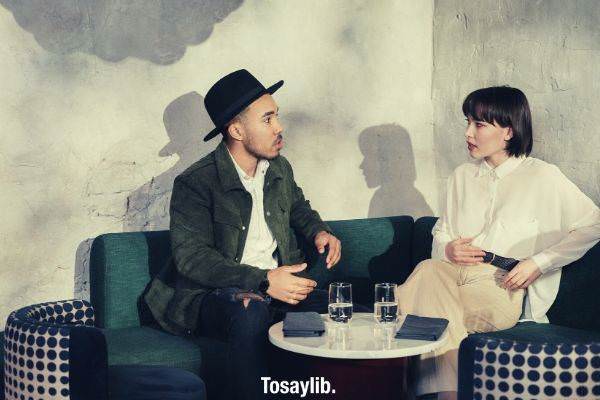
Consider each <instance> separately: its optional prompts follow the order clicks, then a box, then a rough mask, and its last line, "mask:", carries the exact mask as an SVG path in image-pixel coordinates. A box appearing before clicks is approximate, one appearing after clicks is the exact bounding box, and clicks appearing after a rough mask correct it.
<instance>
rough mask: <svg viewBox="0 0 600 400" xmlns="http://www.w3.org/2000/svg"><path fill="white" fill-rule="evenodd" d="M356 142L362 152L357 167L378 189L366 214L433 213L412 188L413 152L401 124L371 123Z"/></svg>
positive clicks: (414, 178) (417, 214) (368, 185)
mask: <svg viewBox="0 0 600 400" xmlns="http://www.w3.org/2000/svg"><path fill="white" fill-rule="evenodd" d="M358 145H359V147H360V151H361V152H362V154H363V157H364V159H363V162H362V163H361V164H360V169H362V171H363V175H364V177H365V181H366V183H367V187H369V188H377V190H376V191H375V195H374V196H373V198H372V199H371V202H370V204H369V214H368V216H369V217H381V216H390V215H410V216H412V217H413V218H415V219H416V218H418V217H421V216H425V215H433V211H432V210H431V207H429V204H427V201H425V198H424V197H423V195H422V194H421V192H419V191H418V190H417V188H415V186H414V184H415V180H416V177H417V173H416V169H415V155H414V154H413V150H412V143H411V141H410V136H409V134H408V132H407V131H406V129H404V128H403V127H402V126H400V125H395V124H385V125H378V126H372V127H370V128H367V129H365V130H364V131H362V132H361V133H360V135H359V137H358Z"/></svg>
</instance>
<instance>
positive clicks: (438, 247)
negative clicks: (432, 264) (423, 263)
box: [431, 240, 450, 261]
mask: <svg viewBox="0 0 600 400" xmlns="http://www.w3.org/2000/svg"><path fill="white" fill-rule="evenodd" d="M448 243H450V240H446V241H437V240H434V241H433V246H432V248H431V258H433V259H434V260H442V261H450V260H448V258H446V245H447V244H448Z"/></svg>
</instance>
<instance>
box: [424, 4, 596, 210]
mask: <svg viewBox="0 0 600 400" xmlns="http://www.w3.org/2000/svg"><path fill="white" fill-rule="evenodd" d="M599 21H600V2H599V1H597V0H577V1H563V0H545V1H528V0H481V1H470V0H453V1H436V3H435V17H434V71H433V107H434V123H435V128H434V137H435V150H436V160H437V170H438V174H439V176H440V188H443V182H444V181H445V178H446V177H447V176H448V175H449V174H450V172H452V170H453V169H454V168H455V167H456V166H458V165H459V164H461V163H462V162H464V161H466V160H467V159H468V153H467V151H466V148H465V142H464V135H463V134H464V130H465V127H466V125H465V122H464V116H463V115H462V111H461V105H462V102H463V100H464V98H465V97H466V96H467V94H468V93H469V92H471V91H472V90H475V89H478V88H481V87H487V86H492V85H509V86H514V87H517V88H520V89H521V90H523V91H524V92H525V95H526V96H527V97H528V99H529V104H530V106H531V111H532V119H533V130H534V143H533V153H532V155H533V156H534V157H538V158H541V159H543V160H546V161H548V162H551V163H553V164H556V165H557V166H558V167H559V168H560V169H561V170H562V171H563V172H564V173H565V175H567V176H568V177H569V178H570V179H571V180H572V181H573V182H574V183H575V184H577V185H578V186H579V187H580V188H581V190H583V192H584V193H586V194H587V195H588V196H589V197H590V198H591V199H592V200H594V201H595V202H596V204H600V155H599V153H600V134H598V131H599V127H600V112H599V111H600V101H599V100H598V93H600V25H599V24H598V22H599ZM440 196H441V197H443V196H444V193H443V191H440Z"/></svg>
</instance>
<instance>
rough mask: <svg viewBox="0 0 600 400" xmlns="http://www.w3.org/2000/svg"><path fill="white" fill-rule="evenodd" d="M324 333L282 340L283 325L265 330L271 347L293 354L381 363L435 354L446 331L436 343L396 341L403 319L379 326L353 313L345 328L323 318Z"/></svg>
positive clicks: (369, 316)
mask: <svg viewBox="0 0 600 400" xmlns="http://www.w3.org/2000/svg"><path fill="white" fill-rule="evenodd" d="M321 317H322V318H323V320H324V321H325V330H326V331H325V333H324V334H323V336H320V337H285V336H283V331H282V328H283V322H278V323H276V324H274V325H273V326H271V328H269V340H270V341H271V343H273V344H274V345H275V346H277V347H279V348H282V349H284V350H288V351H292V352H294V353H300V354H306V355H309V356H316V357H326V358H345V359H362V360H364V359H382V358H398V357H408V356H415V355H419V354H423V353H428V352H430V351H432V350H435V349H437V348H439V347H441V346H442V345H444V343H446V341H447V340H448V331H447V330H446V331H445V332H444V334H443V335H442V337H441V338H440V339H439V340H437V341H427V340H412V339H396V338H394V335H395V334H396V331H397V330H398V329H399V328H400V326H402V322H404V317H403V316H399V317H398V321H397V323H396V324H391V325H380V324H378V323H376V322H375V319H374V318H373V314H370V313H354V315H353V317H352V320H351V321H350V323H349V324H341V323H336V322H332V321H331V320H330V319H329V316H328V315H327V314H321Z"/></svg>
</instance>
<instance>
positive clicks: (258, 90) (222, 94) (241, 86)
mask: <svg viewBox="0 0 600 400" xmlns="http://www.w3.org/2000/svg"><path fill="white" fill-rule="evenodd" d="M281 85H283V81H279V82H277V83H276V84H274V85H273V86H270V87H268V88H265V87H264V86H263V84H262V83H260V82H259V81H258V79H256V78H255V77H254V76H253V75H252V74H251V73H250V72H248V71H246V70H245V69H240V70H239V71H235V72H232V73H230V74H229V75H226V76H224V77H223V78H221V79H219V80H218V81H217V83H215V84H214V85H213V86H212V87H211V88H210V89H209V90H208V92H207V93H206V96H205V97H204V106H205V107H206V111H208V115H209V116H210V119H212V121H213V122H214V124H215V129H213V130H212V131H210V132H209V133H208V134H207V135H206V136H205V137H204V141H205V142H207V141H209V140H210V139H212V138H214V137H215V136H217V135H218V134H219V133H220V132H221V131H222V129H223V126H224V125H225V124H226V123H228V122H229V121H231V120H232V119H233V117H235V116H236V115H238V114H239V113H240V112H241V111H242V110H243V109H244V108H246V107H248V106H249V105H250V103H252V102H253V101H254V100H256V99H258V98H259V97H260V96H262V95H263V94H266V93H269V94H273V93H275V91H277V89H279V88H280V87H281Z"/></svg>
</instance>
